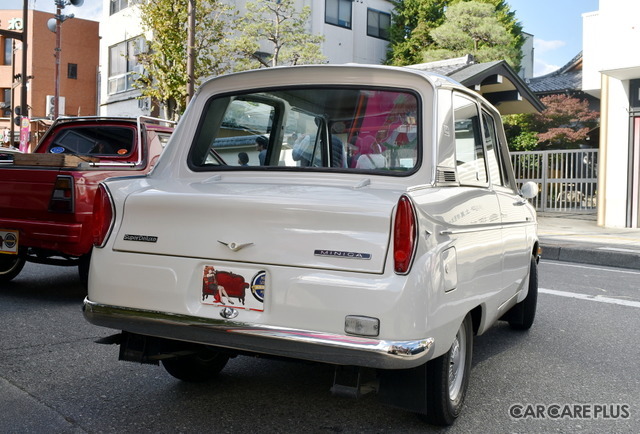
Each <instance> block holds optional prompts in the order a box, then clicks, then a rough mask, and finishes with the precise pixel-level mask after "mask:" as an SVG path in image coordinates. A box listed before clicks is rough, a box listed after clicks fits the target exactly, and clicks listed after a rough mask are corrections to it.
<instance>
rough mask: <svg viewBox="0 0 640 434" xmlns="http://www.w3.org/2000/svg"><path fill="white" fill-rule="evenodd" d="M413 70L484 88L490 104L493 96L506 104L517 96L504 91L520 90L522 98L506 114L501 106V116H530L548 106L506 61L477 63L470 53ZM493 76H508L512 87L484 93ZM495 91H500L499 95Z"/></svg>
mask: <svg viewBox="0 0 640 434" xmlns="http://www.w3.org/2000/svg"><path fill="white" fill-rule="evenodd" d="M409 68H414V69H419V70H421V71H428V72H431V73H435V74H440V75H444V76H446V77H449V78H451V79H452V80H455V81H457V82H458V83H461V84H463V85H464V86H467V87H471V88H474V89H477V88H480V90H479V92H480V93H481V94H482V95H483V96H485V97H486V98H487V99H489V100H490V101H491V99H490V97H499V98H500V100H499V101H500V102H506V100H504V99H502V98H505V97H509V98H513V97H514V96H515V95H514V96H508V95H506V94H507V93H508V92H504V90H506V91H510V90H512V89H513V90H515V91H517V93H518V95H519V97H521V98H522V99H521V100H520V99H518V100H516V99H513V100H510V101H511V102H512V104H511V105H510V106H509V107H506V108H504V111H505V112H504V113H503V111H502V107H501V106H498V110H500V113H502V114H511V113H529V112H531V110H536V111H542V110H543V109H544V106H543V105H542V104H541V103H540V101H539V99H538V97H537V96H536V95H535V94H534V93H533V92H532V91H531V89H530V88H529V86H528V85H527V83H525V82H524V80H523V79H522V78H520V77H519V76H518V75H517V74H516V72H515V71H514V70H513V69H512V68H511V67H510V66H509V65H508V64H507V62H506V61H504V60H497V61H494V62H485V63H476V62H475V60H474V58H473V56H472V55H470V54H468V55H466V56H463V57H458V58H455V59H446V60H440V61H436V62H429V63H421V64H418V65H410V66H409ZM492 76H502V77H504V78H505V79H506V80H507V81H508V82H509V83H510V84H511V85H512V87H511V88H509V87H506V88H503V89H502V90H503V91H502V92H501V91H496V90H489V91H486V92H485V91H483V88H482V86H483V82H485V80H487V79H490V77H492ZM494 92H497V94H496V93H494ZM500 93H502V95H498V94H500ZM514 104H515V105H514ZM516 106H517V107H516Z"/></svg>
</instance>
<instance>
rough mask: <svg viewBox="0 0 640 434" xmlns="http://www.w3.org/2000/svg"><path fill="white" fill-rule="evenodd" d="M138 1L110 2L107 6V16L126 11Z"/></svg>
mask: <svg viewBox="0 0 640 434" xmlns="http://www.w3.org/2000/svg"><path fill="white" fill-rule="evenodd" d="M138 1H139V0H111V1H110V5H109V15H113V14H115V13H116V12H120V11H121V10H122V9H126V8H128V7H129V6H131V5H133V4H136V3H138Z"/></svg>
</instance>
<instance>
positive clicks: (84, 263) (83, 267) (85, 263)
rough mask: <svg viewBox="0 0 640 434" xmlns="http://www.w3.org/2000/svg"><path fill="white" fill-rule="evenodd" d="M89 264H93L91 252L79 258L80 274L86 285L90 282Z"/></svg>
mask: <svg viewBox="0 0 640 434" xmlns="http://www.w3.org/2000/svg"><path fill="white" fill-rule="evenodd" d="M89 265H91V252H89V253H87V254H86V255H82V256H80V257H79V258H78V276H79V277H80V281H81V282H82V284H83V285H84V286H87V284H88V283H89Z"/></svg>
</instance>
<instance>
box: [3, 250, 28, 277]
mask: <svg viewBox="0 0 640 434" xmlns="http://www.w3.org/2000/svg"><path fill="white" fill-rule="evenodd" d="M25 262H26V259H25V257H24V256H22V255H5V254H0V282H9V281H10V280H11V279H13V278H14V277H16V276H17V275H18V274H20V272H21V271H22V267H24V264H25Z"/></svg>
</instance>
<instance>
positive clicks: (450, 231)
mask: <svg viewBox="0 0 640 434" xmlns="http://www.w3.org/2000/svg"><path fill="white" fill-rule="evenodd" d="M532 225H535V222H534V221H528V222H505V223H496V224H492V225H477V226H472V227H467V228H464V229H444V230H441V231H440V235H456V234H468V233H472V232H483V231H492V230H493V231H495V230H500V229H504V228H506V227H509V228H514V227H520V226H532Z"/></svg>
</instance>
